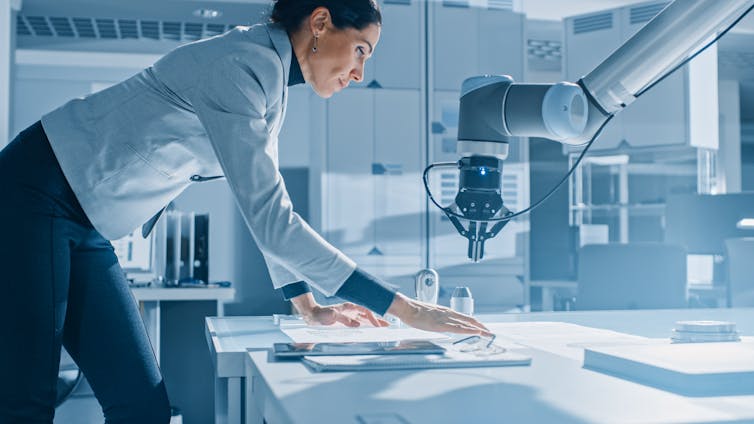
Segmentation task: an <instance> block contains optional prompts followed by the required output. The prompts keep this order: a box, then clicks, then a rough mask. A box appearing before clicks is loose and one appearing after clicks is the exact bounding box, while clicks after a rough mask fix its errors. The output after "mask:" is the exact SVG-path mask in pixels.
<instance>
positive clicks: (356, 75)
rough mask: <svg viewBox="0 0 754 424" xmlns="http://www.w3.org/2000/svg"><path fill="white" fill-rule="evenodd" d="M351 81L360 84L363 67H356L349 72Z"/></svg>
mask: <svg viewBox="0 0 754 424" xmlns="http://www.w3.org/2000/svg"><path fill="white" fill-rule="evenodd" d="M351 79H352V80H354V81H356V82H361V81H362V80H363V79H364V67H363V66H357V67H356V68H354V69H353V70H352V71H351Z"/></svg>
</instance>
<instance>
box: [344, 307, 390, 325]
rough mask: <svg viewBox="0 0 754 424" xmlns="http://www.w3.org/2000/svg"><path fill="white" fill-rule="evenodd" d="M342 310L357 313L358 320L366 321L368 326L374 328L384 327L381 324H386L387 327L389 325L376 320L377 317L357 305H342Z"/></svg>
mask: <svg viewBox="0 0 754 424" xmlns="http://www.w3.org/2000/svg"><path fill="white" fill-rule="evenodd" d="M343 308H344V309H348V310H352V311H357V312H358V313H359V318H363V319H365V320H366V321H368V322H369V323H370V324H372V325H373V326H375V327H384V326H385V325H383V324H382V323H386V324H387V325H390V324H389V323H387V322H386V321H382V320H379V319H377V317H376V316H375V315H374V313H373V312H372V311H370V310H369V309H367V308H365V307H363V306H361V305H357V304H355V303H351V302H346V303H344V304H343Z"/></svg>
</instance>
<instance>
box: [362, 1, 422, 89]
mask: <svg viewBox="0 0 754 424" xmlns="http://www.w3.org/2000/svg"><path fill="white" fill-rule="evenodd" d="M420 5H421V3H420V2H419V1H416V0H383V1H381V2H380V7H381V12H382V31H381V33H380V42H379V44H378V45H377V48H376V50H375V52H374V55H373V56H372V57H371V58H370V59H369V60H368V61H367V69H366V76H365V78H364V80H365V82H364V84H370V83H373V82H376V83H378V84H379V85H380V86H381V87H383V88H413V89H419V88H420V87H421V80H422V61H423V59H424V55H423V54H422V51H423V49H422V39H423V37H422V33H423V26H422V19H421V17H420V13H419V12H420Z"/></svg>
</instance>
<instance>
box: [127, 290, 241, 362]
mask: <svg viewBox="0 0 754 424" xmlns="http://www.w3.org/2000/svg"><path fill="white" fill-rule="evenodd" d="M131 293H133V295H134V299H136V301H137V302H139V303H140V304H141V306H142V307H141V308H140V309H141V314H142V319H143V320H144V326H145V327H146V328H147V334H148V335H149V340H150V341H151V342H152V348H153V349H154V354H155V356H156V357H157V360H158V361H159V360H160V302H168V301H191V300H204V301H215V302H217V316H220V317H221V316H223V310H224V308H223V303H224V302H230V301H232V300H233V298H234V297H235V295H236V289H234V288H232V287H208V288H200V287H197V288H181V287H175V288H163V287H138V288H132V289H131Z"/></svg>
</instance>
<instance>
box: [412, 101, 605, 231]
mask: <svg viewBox="0 0 754 424" xmlns="http://www.w3.org/2000/svg"><path fill="white" fill-rule="evenodd" d="M613 116H614V115H610V116H608V117H607V119H606V120H605V122H603V123H602V125H600V127H599V129H598V130H597V132H596V133H595V134H594V135H593V136H592V138H591V139H590V140H589V143H587V144H586V147H584V150H582V151H581V153H580V154H579V157H578V158H577V159H576V162H575V163H574V164H573V166H571V169H569V170H568V172H566V174H565V175H564V176H563V178H562V179H561V180H560V181H559V182H558V183H557V184H556V185H555V186H554V187H553V188H552V189H550V191H549V192H547V194H545V195H544V196H543V197H542V198H541V199H539V200H537V201H536V202H535V203H534V204H532V205H530V206H529V207H528V208H526V209H522V210H520V211H518V212H515V213H510V214H508V215H506V216H502V217H500V218H489V219H484V220H479V221H480V222H482V221H483V222H497V221H510V220H511V219H513V218H515V217H517V216H521V215H524V214H527V213H529V212H531V211H532V210H534V208H536V207H537V206H539V205H541V204H542V203H544V202H545V201H546V200H547V199H549V198H550V197H551V196H552V195H553V194H555V192H556V191H558V189H559V188H560V186H562V185H563V183H565V182H566V181H568V178H569V177H570V176H571V174H573V171H575V170H576V168H577V167H578V166H579V164H580V163H581V160H582V159H583V158H584V155H586V152H587V151H588V150H589V148H590V147H591V146H592V143H594V140H596V139H597V137H599V136H600V134H602V130H603V129H604V128H605V126H606V125H607V123H608V122H610V121H611V120H612V119H613ZM451 165H452V166H456V165H457V162H439V163H434V164H432V165H429V166H428V167H427V168H426V169H425V170H424V175H423V177H422V179H423V181H424V190H425V191H426V192H427V195H428V196H429V200H431V201H432V203H434V204H435V206H437V207H438V208H440V209H441V210H442V211H443V212H445V213H447V214H450V215H453V216H455V217H456V218H462V219H465V220H469V218H467V217H465V216H463V215H461V214H458V213H456V212H453V211H452V210H450V207H443V206H441V205H440V204H439V203H437V201H436V200H435V198H434V196H432V192H431V191H430V189H429V180H428V175H429V171H430V170H431V169H432V168H435V167H444V166H451Z"/></svg>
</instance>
